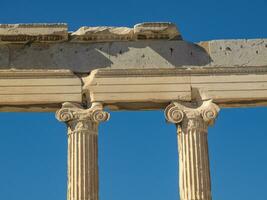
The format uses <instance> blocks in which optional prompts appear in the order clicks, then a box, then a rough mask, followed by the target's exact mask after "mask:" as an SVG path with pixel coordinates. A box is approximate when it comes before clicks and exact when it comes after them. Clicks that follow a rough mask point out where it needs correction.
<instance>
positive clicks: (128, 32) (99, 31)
mask: <svg viewBox="0 0 267 200" xmlns="http://www.w3.org/2000/svg"><path fill="white" fill-rule="evenodd" d="M120 40H125V41H127V40H133V29H131V28H127V27H107V26H99V27H86V26H84V27H81V28H80V29H78V30H77V31H75V32H74V33H72V34H71V41H72V42H90V41H92V42H93V41H94V42H95V41H120Z"/></svg>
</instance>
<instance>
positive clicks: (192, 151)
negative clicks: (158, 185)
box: [165, 100, 220, 200]
mask: <svg viewBox="0 0 267 200" xmlns="http://www.w3.org/2000/svg"><path fill="white" fill-rule="evenodd" d="M219 110H220V109H219V107H218V106H217V105H216V104H214V103H212V101H211V100H209V101H205V102H203V103H202V105H194V104H192V103H191V104H190V103H189V104H187V105H183V104H182V103H178V102H173V103H171V104H170V105H168V106H167V107H166V109H165V117H166V120H167V121H169V122H171V123H174V124H176V127H177V140H178V152H179V188H180V199H181V200H211V199H212V198H211V181H210V180H211V179H210V166H209V152H208V138H207V133H208V126H209V125H212V124H213V123H214V120H215V119H216V117H217V115H218V112H219Z"/></svg>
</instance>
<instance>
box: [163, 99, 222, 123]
mask: <svg viewBox="0 0 267 200" xmlns="http://www.w3.org/2000/svg"><path fill="white" fill-rule="evenodd" d="M219 110H220V108H219V107H218V106H217V105H216V104H214V103H212V100H208V101H204V102H203V103H202V104H201V105H200V106H196V105H194V104H182V103H178V102H172V103H171V104H169V105H168V106H167V107H166V109H165V118H166V120H167V121H168V122H171V123H175V124H183V123H184V122H192V121H194V122H195V123H194V124H196V122H199V123H201V122H203V123H204V124H203V125H206V126H209V125H212V124H213V123H214V120H215V119H216V117H217V115H218V112H219Z"/></svg>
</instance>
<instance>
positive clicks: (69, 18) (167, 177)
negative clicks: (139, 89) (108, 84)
mask: <svg viewBox="0 0 267 200" xmlns="http://www.w3.org/2000/svg"><path fill="white" fill-rule="evenodd" d="M266 10H267V1H266V0H254V1H248V0H236V1H234V0H224V1H212V0H206V1H200V0H195V1H193V0H191V1H190V0H184V1H179V0H167V1H158V0H154V1H152V0H147V1H144V0H134V1H133V0H132V1H130V0H128V1H127V0H126V1H122V0H120V1H111V0H110V1H103V0H102V1H89V0H87V1H81V0H76V1H55V0H54V1H52V0H46V1H37V0H24V1H19V0H14V1H10V0H1V3H0V23H22V22H23V23H32V22H36V23H37V22H66V23H68V24H69V28H70V30H75V29H77V28H78V27H80V26H82V25H91V26H98V25H117V26H133V25H134V24H136V23H139V22H143V21H172V22H175V23H176V24H178V26H179V27H180V30H181V32H182V35H183V37H184V38H185V39H186V40H189V41H201V40H210V39H230V38H267V26H266V19H267V12H266ZM266 115H267V108H249V109H248V108H247V109H223V110H222V111H221V112H220V114H219V117H218V120H217V122H216V124H215V126H214V127H212V128H210V130H209V147H210V162H211V175H212V193H213V199H215V200H226V199H227V200H237V199H242V200H251V199H259V200H265V199H267V194H266V188H267V183H266V180H267V156H266V155H267V149H266V147H267V129H266V123H267V121H266ZM0 121H1V133H0V134H1V137H0V138H1V139H0V194H1V197H0V199H1V200H18V199H21V200H61V199H66V171H67V169H66V163H67V160H66V158H67V146H66V145H67V143H66V141H67V139H66V128H65V125H64V124H62V123H60V122H57V121H56V119H55V118H54V114H53V113H0ZM99 156H100V158H99V162H100V198H101V200H148V199H149V200H150V199H151V200H152V199H153V200H177V199H178V173H177V172H178V167H177V166H178V162H177V161H178V158H177V141H176V131H175V127H174V125H170V124H166V123H165V120H164V115H163V112H162V111H155V112H112V113H111V119H110V121H109V122H107V123H103V124H101V126H100V133H99Z"/></svg>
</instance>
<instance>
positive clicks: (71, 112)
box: [56, 102, 110, 123]
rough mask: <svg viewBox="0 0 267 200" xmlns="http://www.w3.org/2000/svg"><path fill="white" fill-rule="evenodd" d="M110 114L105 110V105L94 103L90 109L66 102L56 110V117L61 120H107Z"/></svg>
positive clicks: (96, 121) (97, 121)
mask: <svg viewBox="0 0 267 200" xmlns="http://www.w3.org/2000/svg"><path fill="white" fill-rule="evenodd" d="M109 117H110V115H109V113H108V112H105V111H104V110H103V105H102V104H100V103H93V104H92V106H91V107H90V108H89V109H84V108H83V107H82V106H81V105H79V104H75V103H70V102H66V103H63V104H62V108H61V109H59V110H58V111H57V112H56V118H57V119H58V120H59V121H61V122H69V121H73V120H78V121H79V120H90V121H92V122H95V123H99V122H103V121H107V120H108V119H109Z"/></svg>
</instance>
